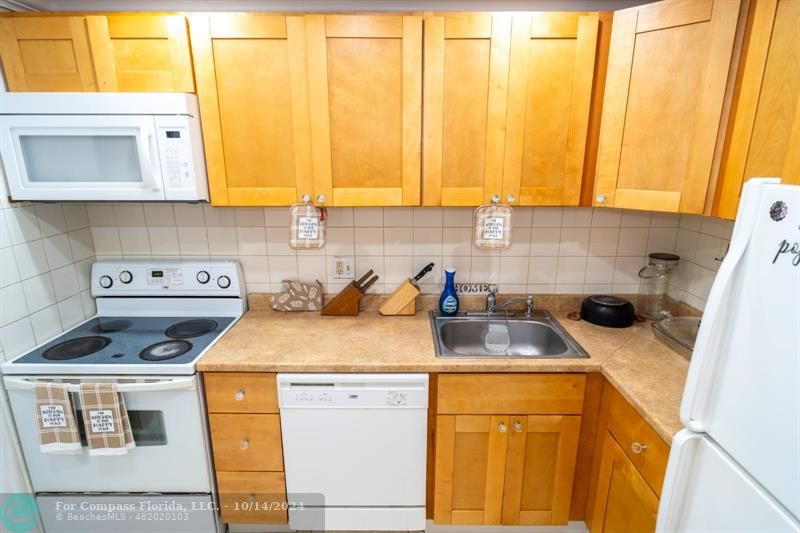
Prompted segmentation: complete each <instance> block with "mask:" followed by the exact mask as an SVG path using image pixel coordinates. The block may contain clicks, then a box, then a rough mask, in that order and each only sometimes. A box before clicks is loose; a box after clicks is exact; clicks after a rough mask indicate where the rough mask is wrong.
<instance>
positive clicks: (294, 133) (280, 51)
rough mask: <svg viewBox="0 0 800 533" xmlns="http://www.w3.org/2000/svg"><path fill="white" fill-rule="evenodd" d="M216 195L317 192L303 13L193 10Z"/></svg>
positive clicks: (260, 197) (223, 201)
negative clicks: (207, 12)
mask: <svg viewBox="0 0 800 533" xmlns="http://www.w3.org/2000/svg"><path fill="white" fill-rule="evenodd" d="M190 27H191V36H192V50H193V53H194V64H195V77H196V81H197V95H198V99H199V102H200V115H201V118H202V127H203V141H204V145H205V153H206V167H207V170H208V180H209V188H210V192H211V203H212V204H213V205H290V204H292V203H295V202H296V201H298V199H300V198H301V197H302V195H303V194H306V193H307V194H313V193H314V188H313V182H312V171H311V137H310V135H311V134H310V124H309V108H308V77H307V70H306V56H305V39H306V33H305V24H304V20H303V17H302V16H289V17H286V16H282V15H267V14H214V15H193V16H191V17H190Z"/></svg>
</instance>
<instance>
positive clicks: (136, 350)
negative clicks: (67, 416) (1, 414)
mask: <svg viewBox="0 0 800 533" xmlns="http://www.w3.org/2000/svg"><path fill="white" fill-rule="evenodd" d="M91 290H92V295H93V296H95V297H96V298H97V315H96V316H94V317H92V318H90V319H89V320H86V321H85V322H83V323H81V324H79V325H78V326H76V327H74V328H72V329H71V330H69V331H66V332H64V333H63V334H61V335H59V336H57V337H56V338H54V339H52V340H50V341H48V342H46V343H44V344H42V345H40V346H38V347H36V348H35V349H33V350H31V351H30V352H28V353H25V354H23V355H21V356H19V357H17V358H15V359H14V360H12V361H9V362H7V363H4V364H3V365H2V370H3V374H4V376H3V381H4V383H5V386H6V389H7V391H8V395H9V399H10V403H11V407H12V411H13V414H14V421H15V423H16V427H17V432H18V434H19V438H20V442H21V445H22V449H23V454H24V456H25V461H26V463H27V466H28V471H29V473H30V478H31V483H32V485H33V489H34V491H35V492H36V499H37V503H38V504H39V510H40V513H41V518H42V522H43V525H44V527H45V531H47V532H48V533H53V532H57V533H62V532H64V533H66V532H78V531H80V532H90V531H120V532H123V531H124V532H131V533H133V532H139V531H148V532H153V531H161V530H164V531H177V532H181V531H185V532H190V531H191V532H192V533H200V532H203V533H205V532H209V533H211V532H216V531H219V530H220V528H221V527H222V526H221V524H220V522H219V520H218V518H217V513H216V511H215V501H214V494H213V493H214V489H213V487H214V484H213V469H212V465H211V455H210V445H209V439H208V428H207V424H206V415H205V406H204V399H203V391H202V382H201V379H200V376H198V375H197V374H196V363H197V361H198V359H200V357H202V355H203V353H205V351H206V350H208V348H209V347H211V346H212V345H213V344H214V343H215V342H216V341H217V340H218V339H219V338H220V337H221V336H222V335H223V334H224V333H225V332H226V331H227V330H228V329H229V328H230V327H231V326H232V325H233V324H234V323H235V322H236V320H238V319H239V318H240V317H241V316H242V315H243V314H244V312H245V311H246V309H247V299H246V295H245V288H244V280H243V277H242V272H241V268H240V266H239V264H238V263H237V262H236V261H233V260H202V261H182V260H124V261H123V260H120V261H99V262H97V263H95V264H94V265H93V266H92V276H91ZM41 381H57V382H63V383H67V384H68V385H69V390H70V392H73V393H77V391H78V389H79V386H80V383H83V382H99V381H102V382H109V381H111V382H115V383H117V389H118V390H119V391H120V392H121V393H122V394H123V396H124V399H125V404H126V407H127V411H128V416H129V418H130V421H131V427H132V430H133V435H134V440H135V442H136V448H134V449H133V450H131V451H130V452H129V453H127V454H125V455H117V456H91V457H90V456H89V455H88V453H83V454H80V455H56V454H44V453H42V452H41V451H40V449H39V437H38V432H37V424H36V420H35V416H34V394H33V385H34V383H36V382H41ZM71 396H72V401H73V405H74V406H75V409H76V410H78V411H79V410H80V409H81V405H80V401H79V398H78V395H77V394H72V395H71ZM76 419H77V420H78V424H79V426H81V425H82V422H81V416H77V417H76ZM80 429H81V438H82V439H84V440H85V435H84V434H83V428H82V427H81V428H80ZM108 509H111V511H108ZM114 511H118V513H119V514H118V515H117V514H115V513H114ZM112 521H113V526H112V525H111V524H112Z"/></svg>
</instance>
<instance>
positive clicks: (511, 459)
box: [502, 415, 581, 525]
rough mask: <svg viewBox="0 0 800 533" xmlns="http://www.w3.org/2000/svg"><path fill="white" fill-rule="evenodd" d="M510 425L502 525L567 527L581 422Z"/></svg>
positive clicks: (535, 419) (536, 420)
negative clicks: (561, 525)
mask: <svg viewBox="0 0 800 533" xmlns="http://www.w3.org/2000/svg"><path fill="white" fill-rule="evenodd" d="M510 422H511V427H510V429H509V437H508V452H507V453H508V455H507V458H506V474H505V488H504V491H503V519H502V523H503V524H505V525H550V524H552V525H556V524H566V523H567V521H568V520H569V508H570V502H571V500H572V480H573V475H574V473H575V459H576V456H577V453H578V437H579V434H580V428H581V417H580V416H557V415H551V416H512V417H511V418H510Z"/></svg>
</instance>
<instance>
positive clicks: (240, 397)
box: [233, 389, 244, 402]
mask: <svg viewBox="0 0 800 533" xmlns="http://www.w3.org/2000/svg"><path fill="white" fill-rule="evenodd" d="M233 397H234V398H236V401H237V402H241V401H242V400H244V389H239V390H237V391H236V394H234V395H233Z"/></svg>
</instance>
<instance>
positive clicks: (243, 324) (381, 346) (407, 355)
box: [198, 309, 689, 443]
mask: <svg viewBox="0 0 800 533" xmlns="http://www.w3.org/2000/svg"><path fill="white" fill-rule="evenodd" d="M553 314H554V315H555V316H556V318H558V320H559V322H560V323H561V324H562V326H563V327H564V329H566V330H567V331H568V332H569V334H570V335H572V336H573V337H574V338H575V340H577V341H578V343H579V344H580V345H581V346H582V347H583V348H584V349H585V350H586V351H587V352H588V353H589V356H590V357H589V358H588V359H475V358H458V359H457V358H447V359H444V358H437V357H436V354H435V350H434V346H433V336H432V334H431V328H430V324H429V318H428V313H427V311H420V312H418V313H417V314H416V315H414V316H397V317H384V316H381V315H380V314H378V313H377V312H376V311H362V313H361V315H359V316H357V317H326V316H321V315H319V314H317V313H280V312H277V311H272V310H271V309H266V310H251V311H249V312H248V313H246V314H245V315H244V317H242V319H241V320H239V322H238V323H237V324H236V325H235V326H234V327H233V328H231V330H230V331H229V332H228V333H227V334H225V335H224V336H223V337H222V339H220V340H219V342H217V343H216V344H215V345H214V346H213V347H212V348H211V349H210V350H209V351H208V353H207V354H206V355H205V356H204V357H203V358H202V359H201V360H200V362H199V363H198V370H199V371H201V372H602V373H603V375H604V376H606V378H607V379H608V380H609V382H611V383H612V384H613V385H614V386H615V387H616V388H617V389H618V390H619V391H620V393H622V395H623V396H625V398H626V399H627V400H628V401H629V402H631V404H632V405H633V406H634V407H635V408H636V409H637V410H638V411H639V412H640V413H641V414H642V416H643V417H644V418H645V419H646V420H647V421H648V422H649V423H650V424H651V425H652V426H653V428H654V429H655V430H656V431H657V432H658V433H659V435H661V437H662V438H663V439H664V440H665V441H666V442H667V443H669V442H670V441H671V440H672V436H673V435H674V434H675V433H676V432H677V431H678V430H679V429H680V428H681V427H682V425H681V422H680V420H679V418H678V408H679V405H680V400H681V396H682V394H683V386H684V382H685V381H686V373H687V371H688V368H689V363H688V361H687V360H686V359H684V358H683V357H681V356H680V355H679V354H678V353H676V352H674V351H673V350H671V349H670V348H668V347H666V346H665V345H663V344H661V343H660V342H659V341H658V340H656V339H655V337H654V336H653V333H652V330H651V327H650V323H649V322H643V323H637V324H635V325H634V326H633V327H630V328H626V329H609V328H602V327H599V326H594V325H592V324H589V323H587V322H575V321H572V320H569V319H568V318H566V313H564V312H555V313H553Z"/></svg>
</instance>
